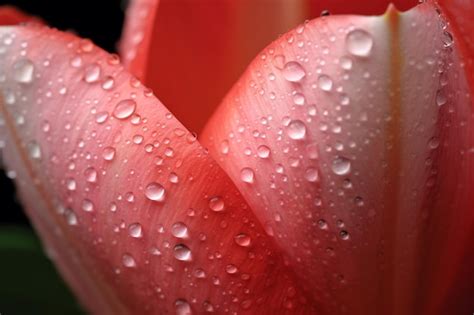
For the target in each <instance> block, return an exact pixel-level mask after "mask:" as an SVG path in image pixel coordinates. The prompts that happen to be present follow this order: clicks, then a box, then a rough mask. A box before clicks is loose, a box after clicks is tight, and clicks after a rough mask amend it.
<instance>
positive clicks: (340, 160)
mask: <svg viewBox="0 0 474 315" xmlns="http://www.w3.org/2000/svg"><path fill="white" fill-rule="evenodd" d="M444 25H445V22H444V21H443V20H442V18H441V17H439V14H438V13H437V11H436V10H435V7H434V6H433V5H432V4H428V3H426V4H422V5H419V6H417V7H416V8H414V9H412V10H410V11H408V12H406V13H403V14H401V13H399V12H397V11H396V10H395V9H394V8H393V7H391V8H389V9H388V11H387V12H386V14H385V15H383V16H378V17H360V16H330V17H324V18H321V19H317V20H314V21H311V22H309V23H307V24H304V25H301V26H299V27H297V28H296V29H295V30H294V31H292V32H290V33H288V34H286V35H284V36H283V37H281V38H280V39H279V40H277V41H276V42H274V43H273V44H272V45H270V46H269V47H268V48H267V49H265V51H264V52H263V53H261V54H260V55H259V56H258V58H256V59H255V60H254V61H253V63H252V64H251V65H250V66H249V68H248V69H247V71H246V72H245V73H244V75H243V76H242V78H241V79H240V81H239V82H238V83H237V84H236V85H235V86H234V88H233V89H232V90H231V92H230V93H229V94H228V95H227V97H226V98H225V99H224V101H223V103H222V104H221V107H220V108H219V109H218V111H217V112H216V113H215V115H214V116H213V117H212V119H211V121H210V122H209V123H208V125H207V126H206V129H205V131H204V134H203V137H202V142H203V143H204V144H206V145H207V146H208V147H209V150H210V152H211V155H213V156H214V157H215V158H216V160H217V161H218V162H219V164H220V165H221V166H222V167H223V168H224V170H226V172H227V173H228V174H229V175H230V177H231V178H232V179H233V181H234V183H236V185H237V186H238V187H239V190H240V191H241V193H242V194H243V195H244V198H245V199H246V200H247V202H248V203H249V204H250V206H251V207H252V208H253V210H254V211H256V214H257V216H258V218H259V219H260V221H261V222H263V223H264V225H265V228H266V230H267V232H268V233H269V234H270V235H272V236H273V237H274V238H275V240H276V242H277V243H278V244H279V245H280V247H281V248H282V250H283V251H284V253H285V254H286V259H287V261H288V262H289V264H290V266H292V268H293V269H294V271H295V272H296V273H297V275H298V277H299V279H300V281H301V283H303V284H304V283H306V284H307V289H308V291H310V292H311V294H312V297H313V298H314V299H315V300H316V301H317V304H318V306H319V309H320V310H321V311H322V313H325V314H339V313H344V312H350V313H351V314H441V313H442V312H441V310H442V309H443V305H447V304H454V303H450V302H453V301H450V300H449V299H450V298H453V295H452V294H450V293H449V292H450V290H451V289H452V288H456V287H460V283H457V282H456V281H457V280H459V279H458V277H457V274H456V273H457V271H458V270H460V268H461V267H463V266H467V268H470V267H469V266H472V265H473V264H474V262H473V259H474V257H473V255H472V254H470V253H472V246H471V245H470V243H469V242H470V237H472V229H473V224H474V213H473V209H472V204H473V199H472V195H473V193H474V190H473V189H474V172H473V169H474V165H473V164H474V152H473V149H472V148H474V115H473V112H472V111H473V108H472V107H471V106H470V95H469V91H468V86H467V81H466V75H465V73H464V71H463V70H462V62H463V60H462V59H460V58H461V57H460V55H459V50H458V48H457V46H456V44H453V43H452V41H451V36H450V35H449V33H448V32H449V28H448V32H446V31H445V30H444ZM471 241H472V239H471ZM471 275H472V273H471ZM314 283H316V287H315V288H314V287H313V288H310V287H311V286H312V285H314ZM460 291H461V292H460V294H459V295H457V297H456V299H457V304H456V307H457V308H459V309H458V310H457V311H459V312H458V313H460V311H461V309H462V311H463V312H467V311H468V310H469V309H472V307H473V305H472V303H473V301H472V290H469V289H468V288H467V287H466V288H464V290H460ZM453 310H454V309H453ZM455 313H456V312H455Z"/></svg>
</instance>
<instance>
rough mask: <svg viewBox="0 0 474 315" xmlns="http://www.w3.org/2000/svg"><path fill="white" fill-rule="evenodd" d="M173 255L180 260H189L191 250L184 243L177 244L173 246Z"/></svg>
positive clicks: (190, 258)
mask: <svg viewBox="0 0 474 315" xmlns="http://www.w3.org/2000/svg"><path fill="white" fill-rule="evenodd" d="M173 251H174V257H175V258H176V259H177V260H180V261H191V260H192V255H191V250H190V249H189V248H188V247H187V246H186V245H184V244H178V245H176V246H175V247H174V249H173Z"/></svg>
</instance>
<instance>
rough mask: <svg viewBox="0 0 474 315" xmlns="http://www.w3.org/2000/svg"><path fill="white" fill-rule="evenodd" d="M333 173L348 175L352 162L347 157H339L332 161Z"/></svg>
mask: <svg viewBox="0 0 474 315" xmlns="http://www.w3.org/2000/svg"><path fill="white" fill-rule="evenodd" d="M332 171H333V172H334V174H336V175H347V174H349V172H350V171H351V161H350V160H349V159H347V158H345V157H337V158H335V159H334V161H332Z"/></svg>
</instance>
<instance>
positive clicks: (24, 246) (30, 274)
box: [0, 226, 84, 315]
mask: <svg viewBox="0 0 474 315" xmlns="http://www.w3.org/2000/svg"><path fill="white" fill-rule="evenodd" d="M0 314H2V315H23V314H25V315H26V314H48V315H54V314H68V315H69V314H71V315H74V314H84V312H83V311H82V310H81V309H80V307H79V305H78V304H77V302H76V300H75V298H74V297H73V296H72V294H71V292H70V290H69V288H67V287H66V285H65V284H64V282H63V280H62V279H61V277H60V276H59V274H58V273H57V272H56V270H55V268H54V266H53V264H52V263H51V261H50V260H49V259H48V258H47V257H46V256H45V254H44V253H43V250H42V248H41V244H40V242H39V240H38V238H37V237H36V236H35V234H34V233H33V232H32V231H31V230H29V229H27V228H24V227H15V226H0Z"/></svg>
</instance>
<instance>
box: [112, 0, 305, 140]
mask: <svg viewBox="0 0 474 315" xmlns="http://www.w3.org/2000/svg"><path fill="white" fill-rule="evenodd" d="M141 3H153V2H150V1H144V0H136V1H132V6H131V11H130V12H129V14H128V17H129V18H128V19H127V21H128V23H127V24H126V25H125V35H126V37H125V40H124V42H123V45H122V49H121V51H122V56H123V57H124V58H125V61H126V64H128V62H129V61H128V59H129V58H128V57H127V56H128V54H129V53H130V51H131V52H133V51H134V50H133V49H132V50H128V47H129V46H133V45H129V44H127V43H128V42H130V40H129V39H130V38H133V36H136V37H138V38H141V37H143V43H144V45H140V46H139V47H138V49H137V50H136V51H137V53H139V54H140V56H145V57H146V56H148V59H146V60H145V62H144V59H142V57H139V58H138V61H137V63H139V64H140V65H141V66H140V67H139V69H137V68H135V67H134V65H133V64H131V66H130V67H131V68H129V69H130V71H132V73H135V74H136V75H138V76H139V77H142V75H144V83H145V84H146V85H147V86H149V87H150V88H152V89H153V90H154V91H155V92H156V94H157V95H159V96H160V99H161V100H162V101H163V102H164V103H165V104H167V106H168V107H169V108H170V110H171V111H172V112H173V114H174V115H175V116H176V117H177V118H178V119H179V120H180V121H181V122H182V123H183V124H184V125H185V126H187V127H188V128H189V129H190V130H194V131H196V132H199V131H201V129H202V127H203V126H204V124H205V122H206V121H207V120H208V118H209V117H210V115H211V114H212V112H213V111H214V109H215V108H216V107H217V105H218V104H219V103H220V102H221V100H222V98H223V97H224V95H225V93H226V92H227V91H228V90H229V89H230V87H231V86H232V84H233V83H234V82H236V80H237V79H238V77H239V76H240V75H241V73H242V72H243V71H244V70H245V67H246V66H247V65H248V63H249V62H250V61H251V60H252V58H254V57H255V55H256V54H257V53H258V52H259V51H260V50H261V49H263V48H264V47H265V45H267V44H268V43H269V42H270V41H272V40H273V39H275V38H276V37H277V36H278V35H280V34H282V33H284V32H286V31H287V30H289V29H290V28H292V27H294V26H296V25H297V24H298V23H300V22H302V21H304V20H305V19H307V18H309V17H310V16H309V15H308V14H307V12H306V11H305V9H306V6H305V4H306V0H294V1H293V0H292V1H287V0H275V1H267V0H239V1H234V0H223V1H194V0H184V1H175V0H162V1H160V4H159V8H158V12H157V13H156V15H153V14H154V12H150V11H148V15H147V17H146V19H143V18H142V14H138V13H135V12H137V11H136V10H135V7H136V6H140V4H141ZM152 7H153V6H152ZM154 7H155V8H156V6H154ZM140 12H141V11H140ZM153 18H154V19H155V21H154V27H153V30H152V31H151V29H150V28H149V25H150V24H149V23H151V22H150V20H151V19H153ZM137 20H138V21H137ZM141 21H143V24H142V23H141ZM140 24H142V25H143V26H146V27H145V28H144V29H143V31H138V30H137V31H129V30H132V29H135V25H140ZM150 38H151V40H152V41H151V45H149V44H148V40H149V39H150ZM132 55H133V53H132ZM143 67H144V68H145V69H146V71H145V72H143V71H142V70H141V69H143Z"/></svg>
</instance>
